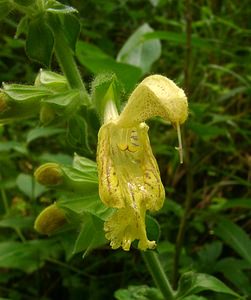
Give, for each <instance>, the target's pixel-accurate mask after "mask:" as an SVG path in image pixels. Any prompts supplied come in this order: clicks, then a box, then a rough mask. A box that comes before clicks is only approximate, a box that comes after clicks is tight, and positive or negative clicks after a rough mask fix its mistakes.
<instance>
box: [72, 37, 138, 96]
mask: <svg viewBox="0 0 251 300" xmlns="http://www.w3.org/2000/svg"><path fill="white" fill-rule="evenodd" d="M76 56H77V58H78V60H79V62H80V63H81V64H82V65H83V66H85V67H86V68H87V69H88V70H90V71H91V72H93V73H94V74H99V73H106V72H113V73H115V74H116V76H117V78H118V80H119V81H120V82H122V84H123V87H124V88H125V90H126V92H129V91H131V90H132V89H133V88H134V87H135V85H136V83H137V82H138V81H139V79H140V77H141V75H142V71H141V70H140V69H139V68H137V67H135V66H131V65H128V64H125V63H119V62H116V61H115V60H114V59H113V58H112V57H110V56H108V55H106V54H105V53H104V52H102V51H101V50H100V49H99V48H97V47H95V46H94V45H89V44H87V43H84V42H82V41H78V43H77V48H76Z"/></svg>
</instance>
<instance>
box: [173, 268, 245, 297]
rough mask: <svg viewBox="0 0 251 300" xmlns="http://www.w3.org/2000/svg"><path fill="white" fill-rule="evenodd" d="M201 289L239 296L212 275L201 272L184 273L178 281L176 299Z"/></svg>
mask: <svg viewBox="0 0 251 300" xmlns="http://www.w3.org/2000/svg"><path fill="white" fill-rule="evenodd" d="M202 291H213V292H218V293H225V294H229V295H233V296H236V297H239V295H238V294H236V293H235V292H234V291H233V290H231V289H230V288H229V287H227V286H226V285H225V284H224V283H223V282H221V281H220V280H219V279H217V278H216V277H214V276H211V275H208V274H202V273H197V274H196V273H194V272H187V273H184V274H183V275H182V276H181V278H180V281H179V286H178V290H177V294H176V296H175V299H176V300H181V299H184V298H185V297H186V296H189V295H193V294H197V293H199V292H202Z"/></svg>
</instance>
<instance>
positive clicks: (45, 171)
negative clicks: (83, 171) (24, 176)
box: [34, 163, 63, 186]
mask: <svg viewBox="0 0 251 300" xmlns="http://www.w3.org/2000/svg"><path fill="white" fill-rule="evenodd" d="M34 176H35V178H36V180H37V181H38V182H39V183H41V184H43V185H49V186H55V185H59V184H61V183H62V182H63V172H62V170H61V168H60V166H59V164H56V163H46V164H44V165H42V166H40V167H39V168H38V169H37V170H36V171H35V173H34Z"/></svg>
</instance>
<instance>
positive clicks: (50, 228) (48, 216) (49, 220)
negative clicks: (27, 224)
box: [34, 203, 66, 235]
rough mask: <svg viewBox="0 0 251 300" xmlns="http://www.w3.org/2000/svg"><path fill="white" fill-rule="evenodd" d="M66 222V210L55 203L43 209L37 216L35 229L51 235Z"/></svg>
mask: <svg viewBox="0 0 251 300" xmlns="http://www.w3.org/2000/svg"><path fill="white" fill-rule="evenodd" d="M65 223H66V217H65V213H64V211H63V210H62V209H61V208H59V207H58V206H57V205H56V203H54V204H52V205H50V206H48V207H46V208H45V209H44V210H42V212H41V213H40V214H39V215H38V216H37V218H36V220H35V224H34V229H35V230H36V231H37V232H39V233H41V234H47V235H50V234H52V233H54V232H55V231H57V230H58V229H60V228H61V227H62V226H63V225H64V224H65Z"/></svg>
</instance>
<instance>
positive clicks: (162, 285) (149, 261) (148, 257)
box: [141, 251, 174, 300]
mask: <svg viewBox="0 0 251 300" xmlns="http://www.w3.org/2000/svg"><path fill="white" fill-rule="evenodd" d="M141 253H142V257H143V259H144V261H145V263H146V266H147V268H148V270H149V272H150V274H151V276H152V278H153V281H154V283H155V284H156V286H157V287H158V288H159V290H160V291H161V293H162V295H163V297H164V299H165V300H172V299H174V291H173V289H172V286H171V284H170V282H169V280H168V278H167V276H166V274H165V272H164V270H163V268H162V265H161V263H160V261H159V258H158V255H157V253H156V252H154V251H145V252H141Z"/></svg>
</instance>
